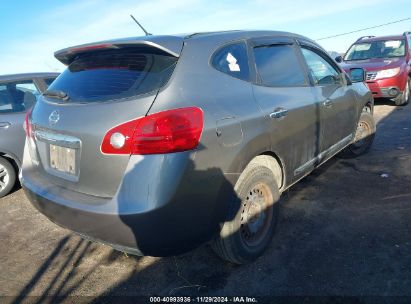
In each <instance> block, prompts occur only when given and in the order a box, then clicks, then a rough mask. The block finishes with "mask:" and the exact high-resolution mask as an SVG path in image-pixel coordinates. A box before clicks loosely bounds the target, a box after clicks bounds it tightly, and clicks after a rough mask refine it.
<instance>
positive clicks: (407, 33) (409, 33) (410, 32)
mask: <svg viewBox="0 0 411 304" xmlns="http://www.w3.org/2000/svg"><path fill="white" fill-rule="evenodd" d="M402 35H403V36H407V35H411V31H407V32H404V34H402Z"/></svg>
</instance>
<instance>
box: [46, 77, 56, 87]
mask: <svg viewBox="0 0 411 304" xmlns="http://www.w3.org/2000/svg"><path fill="white" fill-rule="evenodd" d="M54 79H56V78H44V82H45V83H46V84H47V86H49V85H51V83H52V82H53V81H54Z"/></svg>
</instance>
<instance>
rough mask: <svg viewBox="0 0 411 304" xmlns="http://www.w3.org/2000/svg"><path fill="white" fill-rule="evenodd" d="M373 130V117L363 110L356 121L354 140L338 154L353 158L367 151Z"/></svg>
mask: <svg viewBox="0 0 411 304" xmlns="http://www.w3.org/2000/svg"><path fill="white" fill-rule="evenodd" d="M375 130H376V127H375V122H374V117H373V116H372V114H371V113H370V112H368V111H363V112H362V113H361V116H360V119H359V121H358V125H357V130H356V132H355V138H354V142H353V143H352V144H351V145H349V146H348V147H347V148H345V149H344V150H343V151H342V152H341V154H340V156H341V157H343V158H354V157H357V156H360V155H362V154H365V153H367V152H368V150H369V149H370V148H371V146H372V143H373V141H374V137H375Z"/></svg>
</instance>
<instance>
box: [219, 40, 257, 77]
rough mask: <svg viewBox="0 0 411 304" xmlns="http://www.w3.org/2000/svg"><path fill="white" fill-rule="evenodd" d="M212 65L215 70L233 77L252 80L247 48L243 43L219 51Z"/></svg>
mask: <svg viewBox="0 0 411 304" xmlns="http://www.w3.org/2000/svg"><path fill="white" fill-rule="evenodd" d="M212 65H213V67H214V68H215V69H217V70H219V71H221V72H223V73H225V74H228V75H230V76H232V77H235V78H238V79H242V80H245V81H248V80H249V79H250V69H249V66H248V56H247V48H246V45H245V43H243V42H241V43H235V44H230V45H227V46H224V47H222V48H221V49H219V50H218V51H217V52H216V53H215V54H214V56H213V59H212Z"/></svg>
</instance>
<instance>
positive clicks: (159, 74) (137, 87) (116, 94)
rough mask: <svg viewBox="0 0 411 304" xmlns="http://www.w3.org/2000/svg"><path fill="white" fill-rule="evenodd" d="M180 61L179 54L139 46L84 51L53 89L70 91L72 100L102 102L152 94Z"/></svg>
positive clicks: (54, 84) (56, 81)
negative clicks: (163, 52)
mask: <svg viewBox="0 0 411 304" xmlns="http://www.w3.org/2000/svg"><path fill="white" fill-rule="evenodd" d="M153 52H155V50H154V51H153ZM176 61H177V58H175V57H172V56H167V55H164V54H160V53H152V52H147V49H145V51H144V52H143V51H142V50H141V49H138V48H127V49H120V50H108V51H98V52H93V53H89V54H83V55H81V56H79V57H78V58H76V59H75V60H74V61H73V62H72V63H71V64H70V65H69V66H68V68H67V69H66V70H65V71H64V72H63V73H62V74H61V75H60V76H59V77H57V78H56V80H55V81H54V82H53V83H52V84H51V85H50V87H49V90H60V91H63V92H65V93H67V95H68V96H69V97H70V99H69V102H70V101H79V102H98V101H105V100H110V99H119V98H126V97H131V96H134V95H139V94H145V93H150V92H154V91H156V90H157V89H159V88H160V87H162V86H163V85H164V84H165V83H166V82H167V80H168V79H169V77H170V75H171V73H172V71H173V70H174V66H175V63H176Z"/></svg>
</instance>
